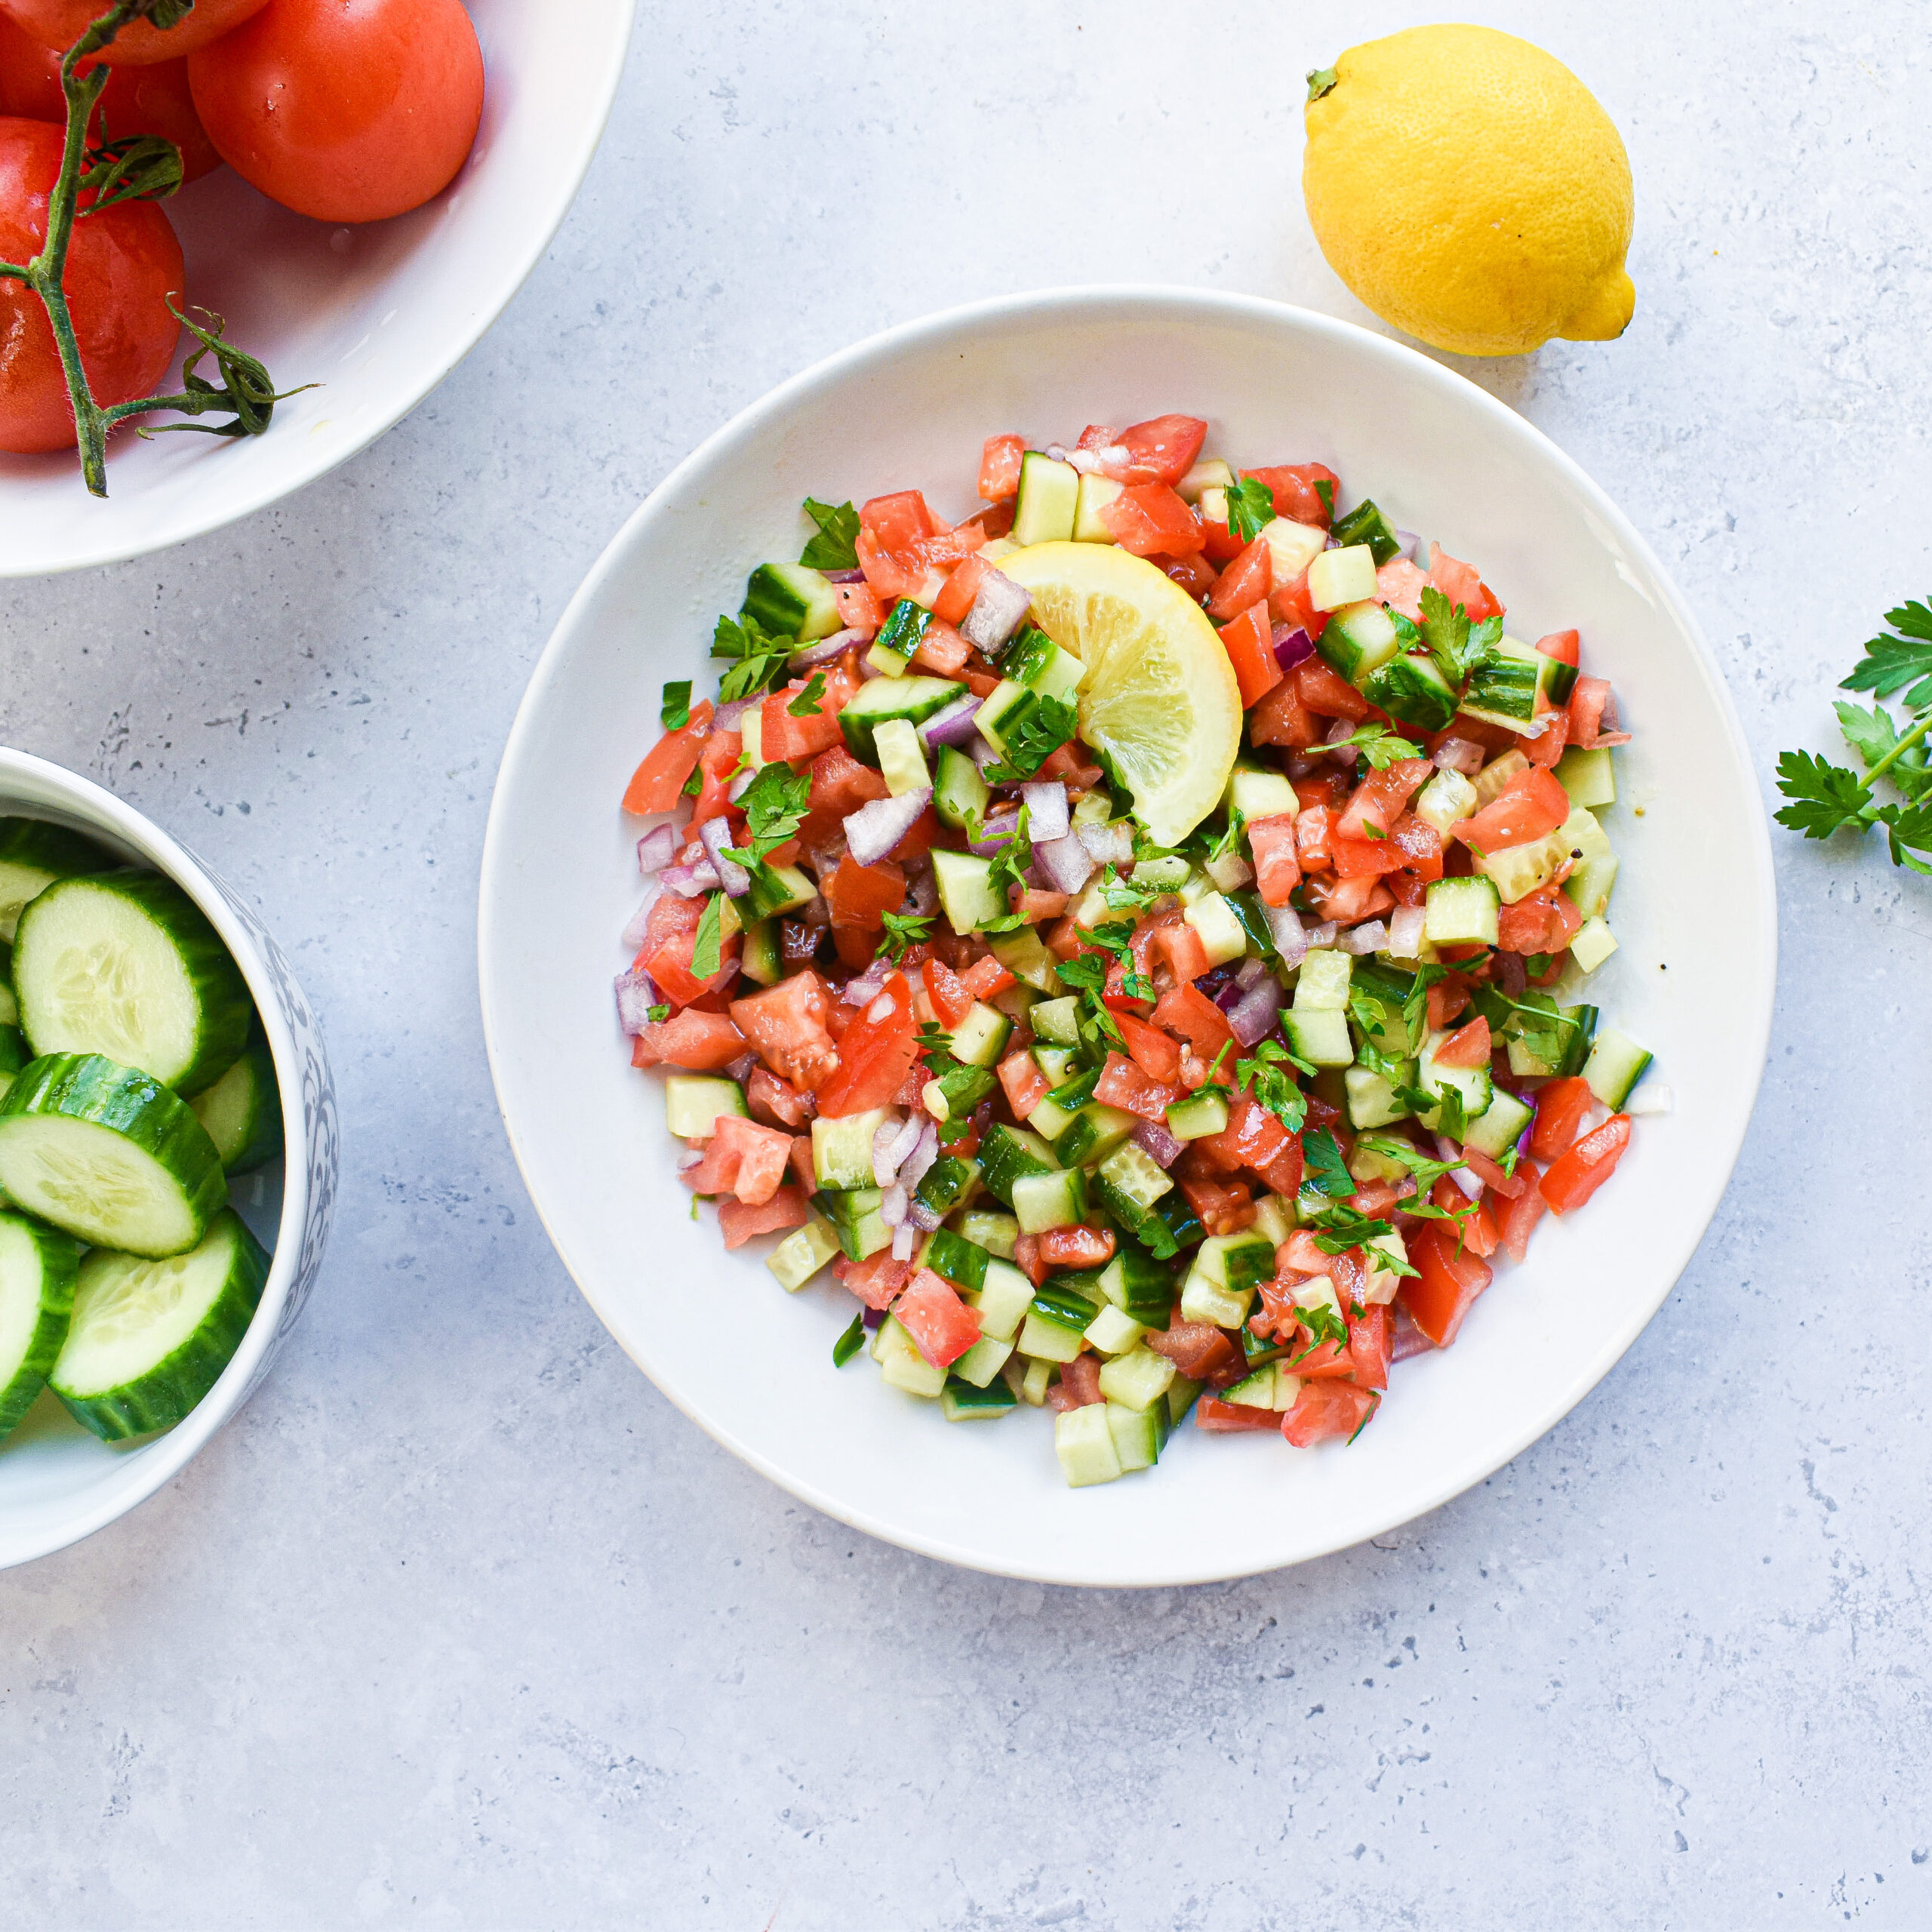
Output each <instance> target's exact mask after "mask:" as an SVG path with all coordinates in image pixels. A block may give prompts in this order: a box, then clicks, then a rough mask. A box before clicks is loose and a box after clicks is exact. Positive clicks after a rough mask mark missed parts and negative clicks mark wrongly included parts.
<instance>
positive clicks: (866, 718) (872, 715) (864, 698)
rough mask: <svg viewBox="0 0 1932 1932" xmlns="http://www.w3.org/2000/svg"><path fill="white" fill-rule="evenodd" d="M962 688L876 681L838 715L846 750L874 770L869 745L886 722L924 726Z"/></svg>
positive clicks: (874, 753) (946, 682)
mask: <svg viewBox="0 0 1932 1932" xmlns="http://www.w3.org/2000/svg"><path fill="white" fill-rule="evenodd" d="M965 688H966V687H965V686H964V685H955V684H954V683H953V682H952V681H951V679H949V678H874V679H873V680H872V682H871V683H870V684H869V685H861V686H860V688H859V689H858V691H857V693H856V694H854V696H853V697H852V698H851V700H849V701H848V703H847V704H846V706H845V708H844V710H842V711H841V712H839V714H838V728H839V730H840V731H842V732H843V733H844V734H845V749H847V750H848V751H849V752H851V754H852V755H853V756H854V758H857V760H858V761H859V762H860V764H869V765H872V766H874V767H876V766H877V765H878V746H876V745H875V744H874V743H873V742H872V734H873V732H874V731H876V730H877V729H878V727H879V726H880V725H881V724H884V722H885V721H886V720H887V719H888V718H904V719H905V720H906V722H907V723H908V724H924V722H925V721H926V720H927V719H928V718H930V717H931V716H932V715H933V714H934V712H937V711H943V710H944V709H946V706H948V705H949V704H950V703H952V700H954V699H955V698H956V697H958V696H959V695H960V694H961V692H963V691H964V690H965Z"/></svg>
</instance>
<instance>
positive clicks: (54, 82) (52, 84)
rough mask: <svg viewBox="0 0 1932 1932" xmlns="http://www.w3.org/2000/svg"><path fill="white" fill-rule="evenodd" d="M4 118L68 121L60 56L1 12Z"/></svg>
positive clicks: (1, 105) (0, 102) (0, 71)
mask: <svg viewBox="0 0 1932 1932" xmlns="http://www.w3.org/2000/svg"><path fill="white" fill-rule="evenodd" d="M0 115H9V116H11V115H20V116H22V117H23V118H25V119H26V120H29V121H59V122H65V121H66V118H67V97H66V95H65V94H63V93H62V92H61V91H60V55H59V54H57V53H56V52H55V51H54V49H53V48H51V47H44V46H42V44H41V43H40V42H38V40H36V39H35V38H34V37H33V35H32V34H30V33H29V32H27V30H26V28H25V27H23V26H20V24H19V23H17V21H15V20H13V19H12V18H11V17H9V16H8V14H4V13H0Z"/></svg>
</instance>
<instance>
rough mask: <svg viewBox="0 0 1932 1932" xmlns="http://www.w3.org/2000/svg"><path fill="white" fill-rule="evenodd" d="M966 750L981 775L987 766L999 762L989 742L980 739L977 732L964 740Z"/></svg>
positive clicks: (997, 754)
mask: <svg viewBox="0 0 1932 1932" xmlns="http://www.w3.org/2000/svg"><path fill="white" fill-rule="evenodd" d="M966 750H967V753H968V756H970V757H971V759H972V761H973V762H974V764H976V765H977V766H978V767H979V768H980V771H982V772H984V771H985V770H986V768H987V766H988V765H989V764H998V762H999V753H998V752H997V751H995V749H994V748H993V746H992V743H991V741H990V740H988V739H986V738H983V737H980V734H979V733H978V732H977V731H975V732H974V734H973V735H972V737H970V738H968V740H966Z"/></svg>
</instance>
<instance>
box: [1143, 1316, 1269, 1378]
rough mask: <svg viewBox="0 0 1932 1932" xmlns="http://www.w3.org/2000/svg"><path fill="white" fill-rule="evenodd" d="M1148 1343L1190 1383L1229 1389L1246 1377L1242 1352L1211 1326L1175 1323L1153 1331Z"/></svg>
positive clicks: (1149, 1332)
mask: <svg viewBox="0 0 1932 1932" xmlns="http://www.w3.org/2000/svg"><path fill="white" fill-rule="evenodd" d="M1145 1339H1146V1343H1147V1346H1148V1347H1149V1348H1150V1349H1152V1350H1153V1351H1154V1352H1155V1354H1156V1355H1165V1356H1166V1357H1167V1358H1168V1361H1171V1362H1172V1363H1173V1364H1174V1367H1176V1368H1177V1369H1178V1370H1179V1371H1180V1373H1181V1374H1183V1375H1184V1376H1186V1377H1187V1379H1188V1380H1189V1381H1190V1382H1206V1383H1211V1384H1212V1385H1213V1386H1214V1387H1216V1388H1217V1389H1226V1388H1227V1387H1229V1386H1230V1385H1232V1383H1236V1382H1238V1381H1240V1380H1241V1378H1242V1377H1243V1376H1244V1375H1245V1374H1247V1364H1246V1362H1245V1361H1244V1360H1243V1359H1242V1357H1241V1351H1240V1350H1239V1349H1237V1348H1236V1347H1235V1345H1234V1343H1232V1342H1231V1341H1229V1340H1228V1338H1227V1337H1226V1335H1224V1334H1223V1333H1222V1332H1221V1331H1220V1329H1218V1328H1217V1327H1214V1324H1212V1323H1211V1322H1207V1321H1176V1322H1173V1323H1171V1324H1169V1325H1168V1327H1165V1328H1150V1329H1149V1331H1147V1334H1146V1338H1145Z"/></svg>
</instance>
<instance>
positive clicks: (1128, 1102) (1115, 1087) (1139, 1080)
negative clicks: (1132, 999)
mask: <svg viewBox="0 0 1932 1932" xmlns="http://www.w3.org/2000/svg"><path fill="white" fill-rule="evenodd" d="M1116 1017H1121V1016H1116ZM1124 1017H1127V1018H1130V1019H1131V1017H1133V1016H1132V1015H1131V1014H1128V1015H1126V1016H1124ZM1147 1030H1148V1031H1149V1032H1153V1031H1154V1030H1155V1029H1153V1028H1152V1027H1150V1028H1149V1029H1147ZM1166 1037H1167V1036H1166V1035H1164V1034H1163V1035H1161V1038H1166ZM1169 1044H1173V1043H1172V1042H1171V1041H1170V1042H1169ZM1174 1064H1175V1071H1176V1073H1177V1075H1178V1073H1179V1071H1180V1051H1179V1050H1178V1049H1177V1050H1176V1051H1175V1054H1174ZM1186 1097H1187V1095H1186V1090H1185V1089H1184V1088H1180V1087H1178V1086H1176V1085H1174V1084H1172V1083H1171V1082H1169V1081H1162V1080H1156V1079H1155V1078H1153V1076H1152V1075H1151V1074H1149V1072H1147V1071H1146V1069H1145V1068H1143V1067H1140V1066H1137V1065H1136V1064H1135V1063H1134V1062H1133V1061H1132V1060H1129V1059H1128V1057H1126V1055H1125V1054H1117V1053H1109V1054H1108V1055H1107V1064H1106V1068H1105V1069H1104V1070H1103V1072H1102V1073H1101V1075H1100V1079H1099V1081H1097V1083H1096V1084H1095V1085H1094V1099H1095V1100H1098V1101H1099V1102H1100V1103H1101V1105H1102V1106H1109V1107H1118V1108H1120V1109H1122V1110H1123V1111H1124V1112H1128V1113H1131V1114H1138V1115H1140V1118H1142V1119H1143V1120H1151V1121H1155V1122H1156V1123H1157V1124H1158V1123H1159V1122H1161V1121H1164V1120H1165V1119H1166V1118H1167V1117H1168V1108H1170V1107H1171V1106H1173V1105H1174V1103H1175V1102H1176V1101H1177V1100H1185V1099H1186Z"/></svg>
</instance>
